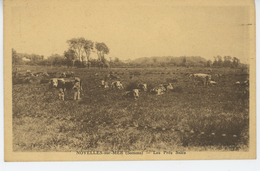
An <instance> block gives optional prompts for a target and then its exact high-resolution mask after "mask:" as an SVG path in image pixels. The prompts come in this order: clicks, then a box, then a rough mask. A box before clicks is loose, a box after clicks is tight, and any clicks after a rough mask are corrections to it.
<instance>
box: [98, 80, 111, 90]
mask: <svg viewBox="0 0 260 171" xmlns="http://www.w3.org/2000/svg"><path fill="white" fill-rule="evenodd" d="M99 87H102V88H109V86H108V82H106V81H104V80H102V81H101V86H99Z"/></svg>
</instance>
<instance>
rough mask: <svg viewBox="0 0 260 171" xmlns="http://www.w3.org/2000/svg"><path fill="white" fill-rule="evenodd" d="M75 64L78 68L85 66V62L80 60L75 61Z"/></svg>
mask: <svg viewBox="0 0 260 171" xmlns="http://www.w3.org/2000/svg"><path fill="white" fill-rule="evenodd" d="M74 66H75V67H77V68H84V67H85V66H84V64H83V63H82V62H81V61H79V60H76V61H75V63H74Z"/></svg>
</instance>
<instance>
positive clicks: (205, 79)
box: [192, 73, 211, 86]
mask: <svg viewBox="0 0 260 171" xmlns="http://www.w3.org/2000/svg"><path fill="white" fill-rule="evenodd" d="M192 77H193V78H194V79H195V81H196V85H197V83H198V82H201V83H203V84H204V86H207V85H209V81H211V75H209V74H201V73H199V74H192Z"/></svg>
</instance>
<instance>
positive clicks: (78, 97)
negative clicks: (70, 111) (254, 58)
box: [77, 90, 80, 100]
mask: <svg viewBox="0 0 260 171" xmlns="http://www.w3.org/2000/svg"><path fill="white" fill-rule="evenodd" d="M77 93H78V100H80V91H79V90H78V92H77Z"/></svg>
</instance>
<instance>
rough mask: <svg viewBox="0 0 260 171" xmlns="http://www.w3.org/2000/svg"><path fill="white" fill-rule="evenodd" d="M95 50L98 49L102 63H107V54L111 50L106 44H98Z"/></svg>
mask: <svg viewBox="0 0 260 171" xmlns="http://www.w3.org/2000/svg"><path fill="white" fill-rule="evenodd" d="M95 48H96V49H97V55H98V58H99V60H100V61H102V62H105V56H104V55H105V54H106V55H107V54H108V53H109V48H108V47H107V45H106V44H105V43H103V42H102V43H98V42H96V46H95Z"/></svg>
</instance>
